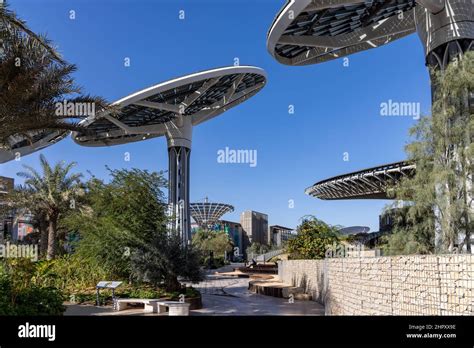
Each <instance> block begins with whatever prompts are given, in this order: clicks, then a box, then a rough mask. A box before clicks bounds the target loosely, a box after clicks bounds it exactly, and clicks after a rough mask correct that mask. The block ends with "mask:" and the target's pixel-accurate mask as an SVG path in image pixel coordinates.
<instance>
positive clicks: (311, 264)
mask: <svg viewBox="0 0 474 348" xmlns="http://www.w3.org/2000/svg"><path fill="white" fill-rule="evenodd" d="M278 275H279V277H280V280H281V281H283V282H285V283H288V284H292V285H294V286H299V287H303V288H305V290H306V292H307V293H310V294H311V295H312V296H313V299H314V300H316V301H318V302H321V303H323V304H324V305H325V307H326V314H329V315H474V309H473V306H474V255H430V256H421V255H417V256H395V257H373V258H334V259H326V260H293V261H280V262H279V267H278Z"/></svg>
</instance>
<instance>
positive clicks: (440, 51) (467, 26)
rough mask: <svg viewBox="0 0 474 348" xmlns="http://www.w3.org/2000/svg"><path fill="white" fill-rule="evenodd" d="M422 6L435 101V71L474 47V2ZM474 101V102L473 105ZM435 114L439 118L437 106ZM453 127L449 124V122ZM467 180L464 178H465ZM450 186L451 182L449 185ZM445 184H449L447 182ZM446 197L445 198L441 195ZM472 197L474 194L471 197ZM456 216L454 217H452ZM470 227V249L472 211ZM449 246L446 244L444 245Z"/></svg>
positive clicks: (439, 243) (421, 27)
mask: <svg viewBox="0 0 474 348" xmlns="http://www.w3.org/2000/svg"><path fill="white" fill-rule="evenodd" d="M417 2H418V3H419V4H420V5H422V6H417V7H416V27H417V31H418V35H419V37H420V39H421V41H422V43H423V46H424V49H425V54H426V64H427V66H428V67H429V68H430V74H431V77H432V99H433V103H435V102H436V100H437V99H439V98H443V96H442V95H441V93H438V92H439V88H438V87H439V86H437V83H436V79H435V76H434V75H435V74H436V73H441V74H442V73H443V72H444V71H445V70H446V69H447V68H448V66H449V65H450V64H456V63H457V62H458V61H459V60H460V59H462V58H463V56H464V54H465V53H466V52H468V51H472V50H473V49H474V44H473V39H474V4H473V3H472V1H444V0H437V1H435V0H417ZM465 98H466V99H465V101H464V104H466V105H467V108H468V109H470V110H472V108H473V107H474V102H473V98H472V91H467V93H466V97H465ZM470 104H471V105H470ZM433 117H436V115H435V112H434V109H433ZM448 126H449V125H448ZM459 151H460V149H454V151H453V152H452V159H451V160H452V161H456V158H458V157H459V156H458V154H459ZM462 179H463V180H464V178H462ZM465 180H466V181H471V182H466V183H465V185H464V186H465V187H472V179H469V178H466V179H465ZM441 185H442V184H439V185H438V186H437V188H436V190H437V192H440V193H439V195H442V189H441ZM446 185H447V184H446ZM443 186H445V185H443ZM465 195H466V200H469V197H470V195H469V192H465ZM438 199H443V197H438ZM444 199H445V200H446V201H447V202H445V203H446V205H447V209H445V211H444V214H443V213H442V212H441V211H440V209H438V208H435V215H436V216H437V223H436V228H435V247H436V248H437V249H442V248H443V244H444V242H443V234H444V233H443V228H442V225H441V224H440V223H439V221H440V219H444V220H446V219H448V220H449V219H450V212H449V208H450V207H449V205H450V202H449V199H450V198H449V197H444ZM471 199H472V197H471ZM451 218H452V217H451ZM465 219H467V221H466V224H465V226H466V229H465V231H464V236H459V237H460V238H459V239H460V240H459V241H458V242H459V244H461V245H462V244H465V245H466V248H467V250H468V251H469V252H470V251H471V248H470V231H469V225H470V221H469V214H467V216H465ZM454 244H455V243H454V242H453V241H451V242H449V245H448V246H447V247H448V249H449V250H453V247H454ZM444 247H446V246H444Z"/></svg>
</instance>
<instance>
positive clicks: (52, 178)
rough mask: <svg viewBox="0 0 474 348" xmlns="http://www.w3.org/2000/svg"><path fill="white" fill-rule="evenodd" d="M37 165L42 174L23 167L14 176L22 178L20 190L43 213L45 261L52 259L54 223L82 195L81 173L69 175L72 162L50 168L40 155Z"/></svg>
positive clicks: (56, 228) (54, 254)
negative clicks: (46, 237)
mask: <svg viewBox="0 0 474 348" xmlns="http://www.w3.org/2000/svg"><path fill="white" fill-rule="evenodd" d="M40 163H41V168H42V171H43V173H41V174H40V173H39V172H38V171H37V170H36V169H34V168H32V167H30V166H27V165H24V166H23V167H24V168H25V169H26V171H25V172H20V173H18V174H17V175H18V176H20V177H23V178H25V186H24V187H22V188H21V189H22V190H24V191H25V192H27V193H28V194H29V195H30V201H31V202H32V203H33V204H34V205H35V211H36V212H38V213H39V212H41V213H43V214H44V216H45V217H46V220H47V222H48V243H47V245H48V247H47V258H48V260H50V259H53V258H54V257H55V256H56V246H57V231H58V221H59V219H60V218H61V217H62V216H63V215H64V214H66V213H67V212H68V211H69V210H71V209H72V208H74V206H73V205H72V204H71V203H72V202H75V201H76V200H77V198H78V197H80V196H82V195H83V193H84V189H83V185H82V183H81V178H82V174H71V173H70V171H71V169H72V168H73V167H74V166H75V165H76V163H75V162H71V163H69V164H66V163H64V161H61V162H59V163H57V164H56V165H55V166H54V167H52V166H50V164H49V163H48V161H47V160H46V158H45V157H44V155H41V156H40Z"/></svg>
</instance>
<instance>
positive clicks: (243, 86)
mask: <svg viewBox="0 0 474 348" xmlns="http://www.w3.org/2000/svg"><path fill="white" fill-rule="evenodd" d="M265 83H266V75H265V73H264V71H263V70H261V69H259V68H255V67H229V68H221V69H215V70H210V71H205V72H200V73H197V74H193V75H189V76H186V77H182V78H178V79H175V80H171V81H168V82H165V83H162V84H159V85H156V86H153V87H150V88H147V89H145V90H142V91H139V92H137V93H134V94H132V95H130V96H128V97H125V98H123V99H121V100H119V101H117V102H115V103H114V104H115V105H116V106H118V107H119V109H120V110H119V112H118V114H117V115H114V116H112V115H97V116H96V117H93V118H89V119H87V120H85V121H84V123H83V125H84V126H85V127H86V128H87V131H86V132H82V133H75V134H74V135H73V137H74V140H75V141H76V142H78V143H79V144H81V145H86V146H102V145H114V144H121V143H126V142H131V141H139V140H143V139H147V138H153V137H157V136H162V135H164V134H165V132H166V127H165V124H166V123H169V122H170V121H173V120H175V119H176V118H177V116H178V115H180V116H181V115H182V116H183V117H190V118H192V124H193V125H197V124H199V123H202V122H204V121H206V120H208V119H211V118H213V117H215V116H217V115H219V114H221V113H223V112H225V111H226V110H228V109H230V108H232V107H234V106H236V105H238V104H240V103H242V102H243V101H245V100H246V99H248V98H250V97H251V96H253V95H255V94H256V93H258V92H259V91H260V90H261V89H262V88H263V87H264V85H265Z"/></svg>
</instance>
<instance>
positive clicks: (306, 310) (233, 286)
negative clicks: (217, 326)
mask: <svg viewBox="0 0 474 348" xmlns="http://www.w3.org/2000/svg"><path fill="white" fill-rule="evenodd" d="M238 266H239V265H231V266H226V267H224V268H221V269H219V270H217V271H218V272H221V273H222V272H230V271H232V270H233V267H238ZM215 272H216V270H214V271H210V272H208V273H207V274H206V278H205V280H204V281H202V282H200V283H194V284H190V283H188V284H187V285H192V286H193V287H194V288H196V289H198V290H199V291H200V292H201V295H202V302H203V308H202V309H199V310H193V311H191V313H190V314H191V315H192V316H194V315H238V316H240V315H243V316H248V315H318V316H320V315H324V307H323V306H322V305H320V304H319V303H317V302H314V301H298V300H294V302H293V303H290V302H289V300H288V299H283V298H277V297H271V296H264V295H259V294H254V293H252V292H250V291H249V290H248V285H249V280H250V279H249V278H237V277H230V276H226V275H216V274H214V273H215ZM66 306H67V310H66V312H65V313H64V315H80V316H84V315H85V316H88V315H94V316H95V315H98V316H103V315H120V316H121V315H140V316H141V315H146V316H156V315H159V314H153V313H151V314H144V313H143V309H140V308H134V309H128V310H125V311H121V312H114V311H113V309H112V307H111V306H107V307H96V306H92V305H77V304H66ZM161 315H163V314H161Z"/></svg>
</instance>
